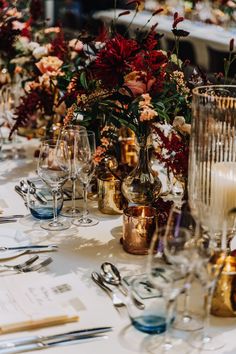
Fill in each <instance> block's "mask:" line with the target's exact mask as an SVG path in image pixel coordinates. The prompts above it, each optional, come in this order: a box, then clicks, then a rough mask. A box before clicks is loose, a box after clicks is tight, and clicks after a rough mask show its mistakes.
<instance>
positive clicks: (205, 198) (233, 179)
mask: <svg viewBox="0 0 236 354" xmlns="http://www.w3.org/2000/svg"><path fill="white" fill-rule="evenodd" d="M235 116H236V86H234V85H218V86H217V85H215V86H214V85H213V86H202V87H197V88H195V89H194V90H193V101H192V130H191V140H190V159H189V174H188V181H189V185H188V191H189V201H190V206H191V207H192V206H193V209H195V210H196V215H197V217H198V218H199V224H201V227H202V228H203V230H204V231H205V233H206V234H207V237H206V238H203V237H202V238H200V239H199V241H198V243H199V244H200V245H201V244H202V245H203V246H202V247H198V253H199V255H200V260H201V262H200V263H199V267H198V274H199V277H200V279H203V278H204V280H202V282H203V285H204V289H205V292H206V295H207V301H206V304H207V305H206V311H205V329H204V331H203V333H201V334H199V335H198V336H197V337H196V338H195V337H193V338H191V342H190V343H191V344H192V345H193V346H194V347H197V348H202V349H206V350H212V351H214V350H216V349H218V348H221V347H222V346H223V345H224V343H221V342H220V341H219V340H218V339H217V338H216V337H212V336H211V335H210V334H209V333H208V329H209V323H208V322H209V311H210V303H211V297H212V293H213V291H214V287H215V284H216V280H217V279H218V277H219V275H220V272H221V270H222V268H223V266H222V264H221V263H224V259H225V256H226V244H229V241H230V238H231V237H232V235H233V232H232V229H234V228H235V214H234V213H231V211H232V210H233V209H234V208H235V200H236V163H235V162H236V144H235V141H236V120H235ZM212 257H215V258H217V257H218V259H219V260H221V261H220V262H218V263H220V264H218V263H216V265H214V266H211V263H212V262H211V260H212Z"/></svg>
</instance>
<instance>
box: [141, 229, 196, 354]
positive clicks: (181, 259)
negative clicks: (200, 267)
mask: <svg viewBox="0 0 236 354" xmlns="http://www.w3.org/2000/svg"><path fill="white" fill-rule="evenodd" d="M190 240H191V234H190V233H189V231H188V230H187V229H185V228H181V227H176V228H172V227H170V226H168V227H166V228H162V229H159V230H158V232H157V233H156V234H155V235H154V237H153V239H152V243H151V247H150V252H149V256H148V264H147V273H148V276H149V280H150V282H151V283H152V284H153V286H154V287H155V288H156V289H158V290H160V291H161V292H162V296H163V298H164V299H165V301H166V332H165V335H164V338H163V337H160V336H152V338H150V340H148V342H147V346H146V349H147V351H148V352H150V353H158V354H161V353H171V354H173V353H176V354H177V353H178V354H179V353H181V354H184V353H187V352H189V346H188V345H187V343H186V342H185V341H183V340H181V339H180V338H178V339H177V338H174V337H172V336H171V335H170V325H171V322H172V320H173V317H174V310H175V306H176V299H177V298H178V296H179V295H180V294H181V293H182V292H183V291H184V290H185V286H187V285H188V284H186V281H184V282H183V281H180V279H181V278H183V277H184V276H185V275H186V269H187V267H188V265H189V263H190V259H189V248H191V246H189V242H190ZM160 242H161V243H162V246H163V251H164V255H165V257H166V258H167V260H168V262H170V263H171V264H173V265H178V267H174V266H170V265H163V264H161V263H160V256H159V252H158V250H159V249H160V245H159V243H160ZM190 245H191V242H190ZM177 269H178V270H179V271H177ZM177 280H178V281H177Z"/></svg>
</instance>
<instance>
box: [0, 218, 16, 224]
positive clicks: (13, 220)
mask: <svg viewBox="0 0 236 354" xmlns="http://www.w3.org/2000/svg"><path fill="white" fill-rule="evenodd" d="M16 221H17V219H0V224H7V223H11V222H16Z"/></svg>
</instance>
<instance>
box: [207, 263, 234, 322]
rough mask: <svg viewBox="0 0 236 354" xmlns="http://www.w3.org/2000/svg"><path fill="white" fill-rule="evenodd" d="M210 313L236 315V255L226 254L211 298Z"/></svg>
mask: <svg viewBox="0 0 236 354" xmlns="http://www.w3.org/2000/svg"><path fill="white" fill-rule="evenodd" d="M211 314H212V315H215V316H219V317H235V316H236V257H233V256H227V257H226V260H225V265H224V268H223V271H222V273H221V275H220V277H219V279H218V281H217V285H216V288H215V291H214V294H213V298H212V305H211Z"/></svg>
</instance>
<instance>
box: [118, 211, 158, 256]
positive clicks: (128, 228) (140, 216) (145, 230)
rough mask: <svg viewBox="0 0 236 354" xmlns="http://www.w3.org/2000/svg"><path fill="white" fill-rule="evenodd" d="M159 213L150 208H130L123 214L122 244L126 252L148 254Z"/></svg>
mask: <svg viewBox="0 0 236 354" xmlns="http://www.w3.org/2000/svg"><path fill="white" fill-rule="evenodd" d="M156 225H157V212H156V209H155V208H153V207H150V206H147V205H145V206H130V207H129V208H127V209H125V210H124V213H123V239H122V244H123V248H124V250H125V251H126V252H128V253H132V254H140V255H141V254H148V250H149V247H150V243H151V240H152V236H153V234H154V232H155V230H156Z"/></svg>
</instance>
